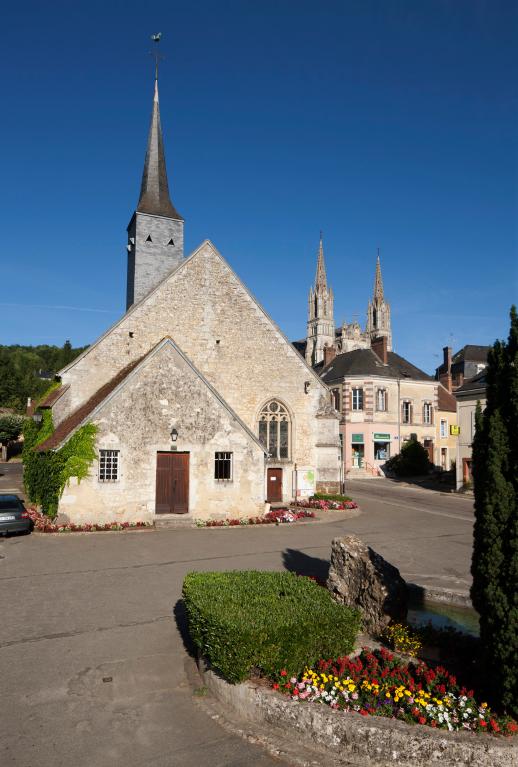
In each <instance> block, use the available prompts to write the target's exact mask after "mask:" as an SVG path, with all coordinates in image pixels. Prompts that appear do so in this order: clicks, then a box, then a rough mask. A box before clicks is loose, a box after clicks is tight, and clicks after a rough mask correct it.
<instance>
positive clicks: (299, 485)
mask: <svg viewBox="0 0 518 767" xmlns="http://www.w3.org/2000/svg"><path fill="white" fill-rule="evenodd" d="M294 473H295V477H294V480H295V488H294V489H295V491H296V494H297V498H301V497H302V498H303V497H306V496H309V495H314V494H315V470H314V469H297V471H296V472H294Z"/></svg>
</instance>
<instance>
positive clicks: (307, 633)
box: [182, 570, 360, 682]
mask: <svg viewBox="0 0 518 767" xmlns="http://www.w3.org/2000/svg"><path fill="white" fill-rule="evenodd" d="M182 593H183V599H184V602H185V606H186V610H187V617H188V622H189V632H190V634H191V637H192V640H193V642H194V644H195V645H196V647H197V648H198V649H199V651H200V652H201V654H202V655H203V656H205V657H206V658H207V659H208V660H209V661H210V663H211V665H212V666H213V667H214V668H215V669H217V670H218V671H219V672H220V673H221V674H222V676H223V677H225V679H227V680H228V681H229V682H241V681H243V679H246V678H247V677H248V676H249V675H250V673H251V672H254V673H260V674H264V675H266V676H269V675H271V674H273V673H278V671H279V669H282V668H284V669H286V671H287V672H288V674H289V675H291V674H298V673H299V672H300V669H301V668H304V665H305V664H308V665H311V664H313V663H316V661H318V660H319V659H320V658H336V657H338V656H340V655H345V654H348V653H350V652H351V651H352V649H353V647H354V642H355V639H356V634H357V632H358V630H359V627H360V614H359V613H358V612H357V611H356V610H351V609H349V608H347V607H343V606H342V605H339V604H337V603H336V602H334V601H333V599H332V598H331V595H330V594H329V592H328V591H327V590H326V589H323V588H322V587H321V586H319V585H317V584H316V583H315V582H314V581H312V580H310V579H309V578H304V577H300V576H297V575H295V574H294V573H289V572H259V571H256V570H245V571H233V572H223V573H198V572H193V573H188V574H187V575H186V577H185V580H184V583H183V592H182Z"/></svg>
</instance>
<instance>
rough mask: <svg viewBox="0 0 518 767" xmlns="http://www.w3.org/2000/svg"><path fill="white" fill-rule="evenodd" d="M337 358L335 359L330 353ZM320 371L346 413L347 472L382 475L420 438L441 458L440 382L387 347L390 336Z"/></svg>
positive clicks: (343, 426)
mask: <svg viewBox="0 0 518 767" xmlns="http://www.w3.org/2000/svg"><path fill="white" fill-rule="evenodd" d="M330 356H331V357H332V358H331V359H329V357H330ZM326 360H327V364H325V365H324V366H323V367H321V368H320V369H319V368H318V367H317V368H316V369H317V370H319V372H320V375H321V377H322V380H323V381H324V382H325V383H326V384H327V385H328V386H329V387H330V389H331V392H332V395H333V398H334V404H335V407H336V409H337V410H339V412H340V415H341V420H340V432H341V439H342V444H343V461H344V472H345V475H346V476H347V477H349V478H353V477H355V476H356V477H359V476H378V475H380V474H382V469H383V466H384V464H385V463H386V461H387V460H388V459H389V458H390V457H392V456H393V455H395V454H396V453H399V451H400V448H401V445H403V444H404V442H406V441H407V440H409V439H411V438H416V439H418V440H419V442H421V443H422V444H423V445H424V446H425V447H426V449H427V450H428V452H429V455H430V460H431V461H432V462H434V461H435V456H436V451H437V446H436V439H437V438H436V426H435V424H436V420H437V414H438V387H439V384H438V383H437V382H436V381H434V380H433V379H432V378H431V377H430V376H428V375H427V374H426V373H424V372H423V371H422V370H419V368H417V367H415V365H412V364H411V363H410V362H408V360H405V359H404V358H403V357H400V356H399V355H398V354H396V353H395V352H390V351H388V350H387V339H386V337H382V338H380V339H375V340H374V341H372V342H371V348H370V349H355V350H354V351H351V352H346V353H344V354H339V355H337V356H336V357H333V356H332V354H331V355H330V354H329V351H328V354H327V355H326Z"/></svg>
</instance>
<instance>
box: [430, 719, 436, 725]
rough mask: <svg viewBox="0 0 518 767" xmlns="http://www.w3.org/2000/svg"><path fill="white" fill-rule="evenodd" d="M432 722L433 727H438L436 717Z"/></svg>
mask: <svg viewBox="0 0 518 767" xmlns="http://www.w3.org/2000/svg"><path fill="white" fill-rule="evenodd" d="M430 724H431V725H432V727H437V722H436V721H435V719H432V721H431V723H430Z"/></svg>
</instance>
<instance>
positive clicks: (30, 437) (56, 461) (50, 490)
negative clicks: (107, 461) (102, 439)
mask: <svg viewBox="0 0 518 767" xmlns="http://www.w3.org/2000/svg"><path fill="white" fill-rule="evenodd" d="M42 415H43V420H42V422H41V424H40V426H39V427H38V425H37V424H35V423H34V421H33V420H32V419H31V420H29V421H28V422H27V424H26V427H25V429H24V433H23V434H24V448H23V454H22V458H23V465H24V473H23V481H24V485H25V490H26V492H27V495H28V497H29V500H31V501H32V502H33V503H37V504H38V505H40V506H41V508H42V511H43V513H44V514H46V515H47V516H48V517H50V518H51V519H53V518H54V517H55V516H56V514H57V512H58V504H59V499H60V498H61V496H62V494H63V491H64V489H65V487H66V484H67V482H68V481H69V480H70V479H71V478H72V477H77V480H78V481H79V482H80V481H81V480H82V479H84V478H85V477H87V476H88V473H89V470H90V466H91V464H92V461H93V460H94V459H95V457H96V452H95V437H96V434H97V426H95V425H94V424H93V423H87V424H85V425H84V426H81V428H80V429H78V430H77V431H76V432H75V434H73V435H72V436H71V437H70V439H69V440H68V442H67V443H66V444H65V445H63V447H62V448H60V449H59V450H47V451H45V452H38V451H37V450H36V448H37V447H38V445H41V443H42V442H44V441H45V440H46V439H47V438H48V437H50V435H51V434H52V433H53V431H54V424H53V422H52V412H51V411H50V410H44V411H43V413H42Z"/></svg>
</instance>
